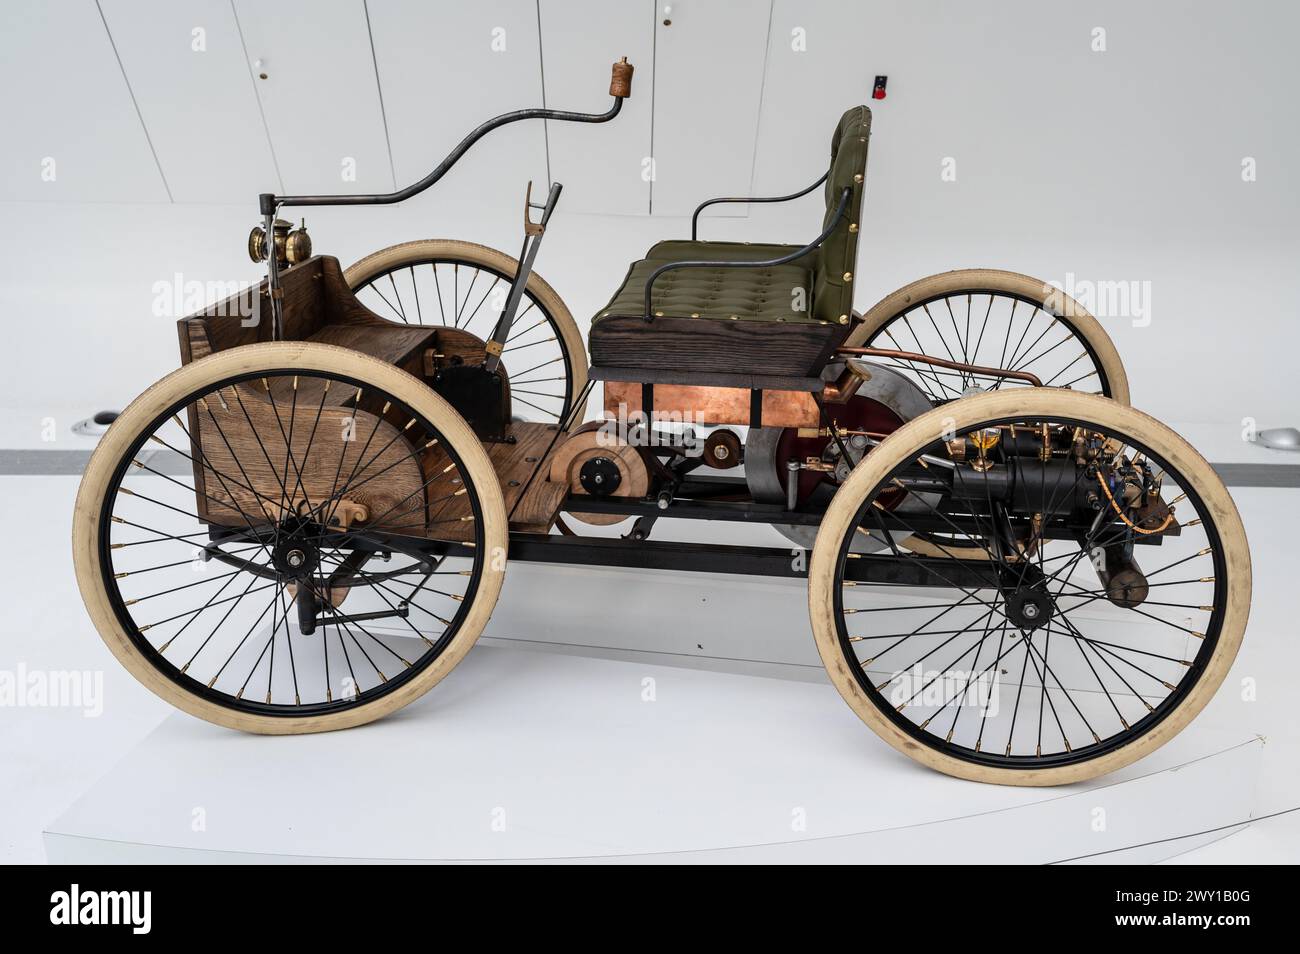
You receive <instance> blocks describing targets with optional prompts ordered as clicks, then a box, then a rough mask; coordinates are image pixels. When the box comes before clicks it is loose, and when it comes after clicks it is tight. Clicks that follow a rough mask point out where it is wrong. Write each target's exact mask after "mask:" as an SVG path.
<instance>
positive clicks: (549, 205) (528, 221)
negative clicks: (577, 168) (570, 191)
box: [483, 181, 564, 371]
mask: <svg viewBox="0 0 1300 954" xmlns="http://www.w3.org/2000/svg"><path fill="white" fill-rule="evenodd" d="M563 188H564V186H562V185H561V184H560V183H558V182H553V183H551V191H550V194H549V195H547V197H546V204H545V205H540V206H539V205H537V204H535V203H534V202H533V183H532V182H531V181H530V182H529V183H528V191H527V192H526V193H525V194H524V247H523V248H522V249H521V250H520V252H519V270H518V271H517V272H515V277H514V279H513V281H511V283H510V294H509V295H508V296H507V297H506V306H505V308H503V309H502V310H501V317H500V318H498V319H497V325H496V328H495V329H493V331H492V337H491V338H489V339H488V340H487V343H486V345H485V346H484V350H485V351H486V352H487V358H486V359H485V360H484V361H483V367H484V368H485V369H486V370H488V371H495V370H496V369H497V365H499V364H500V363H501V352H502V351H504V350H505V346H506V340H507V339H508V338H509V337H510V326H511V325H513V324H514V321H515V313H516V312H518V311H519V302H520V300H521V299H522V298H523V296H524V288H525V287H526V286H527V285H528V276H529V275H531V274H532V273H533V262H534V260H536V258H537V249H538V246H540V245H541V244H542V236H543V235H544V234H545V233H546V223H547V222H549V221H550V220H551V213H552V212H554V211H555V203H557V202H558V201H560V191H561V190H562V189H563ZM532 209H541V210H542V217H541V218H540V219H539V220H538V221H536V222H534V221H533V219H532V215H531V214H530V211H531V210H532Z"/></svg>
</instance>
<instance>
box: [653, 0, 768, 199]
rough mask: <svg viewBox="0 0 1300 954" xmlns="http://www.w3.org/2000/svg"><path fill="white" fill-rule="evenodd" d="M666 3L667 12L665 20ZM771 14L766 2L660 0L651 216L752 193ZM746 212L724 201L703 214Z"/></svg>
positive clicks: (657, 29) (761, 0) (656, 27)
mask: <svg viewBox="0 0 1300 954" xmlns="http://www.w3.org/2000/svg"><path fill="white" fill-rule="evenodd" d="M665 5H668V6H671V8H672V12H671V13H670V14H668V15H664V13H663V8H664V6H665ZM770 15H771V2H770V0H671V2H668V3H665V0H660V3H659V14H658V16H657V19H656V26H655V29H656V37H655V91H654V93H655V102H654V154H655V181H654V187H653V189H652V192H651V210H652V211H653V212H654V213H655V214H656V215H661V214H662V215H689V214H690V213H691V211H692V210H693V209H694V208H695V206H697V205H699V203H700V202H702V201H703V200H704V199H707V198H711V197H714V196H719V195H750V194H752V193H751V191H750V185H751V178H752V173H753V164H754V142H755V138H756V136H757V132H758V112H759V105H760V103H761V102H762V97H763V61H764V59H765V54H766V51H767V35H768V21H769V19H770ZM665 21H670V23H668V24H665ZM746 211H747V210H746V207H745V206H743V205H734V204H729V205H722V206H717V207H714V208H712V209H710V211H709V212H708V213H706V215H743V214H746Z"/></svg>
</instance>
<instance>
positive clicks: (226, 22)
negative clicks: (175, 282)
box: [100, 0, 281, 211]
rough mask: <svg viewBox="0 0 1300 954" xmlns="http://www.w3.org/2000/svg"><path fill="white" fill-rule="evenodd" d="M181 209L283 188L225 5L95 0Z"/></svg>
mask: <svg viewBox="0 0 1300 954" xmlns="http://www.w3.org/2000/svg"><path fill="white" fill-rule="evenodd" d="M100 6H101V8H102V9H103V11H104V19H105V20H106V21H107V23H108V27H109V31H110V33H111V34H112V37H113V43H114V45H115V46H116V47H117V52H118V55H119V56H120V57H121V59H122V68H123V70H124V71H125V73H126V76H127V79H128V80H129V81H130V84H131V90H132V92H133V93H134V94H135V100H136V103H137V104H138V105H139V107H140V114H141V115H142V116H143V117H144V122H145V126H146V128H147V129H148V130H149V138H150V140H151V141H152V142H153V146H154V150H155V151H156V152H157V154H158V162H159V164H160V165H161V166H162V170H163V174H164V175H165V176H166V177H167V185H168V186H169V187H170V188H171V194H172V198H173V199H174V200H175V201H177V202H245V203H247V204H248V205H249V207H250V209H253V210H254V211H255V210H256V199H257V194H258V193H259V192H278V191H280V190H281V184H280V181H279V178H278V177H277V175H276V170H275V162H274V160H273V159H272V156H271V148H270V143H269V142H268V140H267V135H266V126H265V125H264V124H263V122H262V113H261V110H260V109H259V108H258V102H257V90H256V89H255V87H254V80H253V76H252V73H251V72H250V70H249V66H248V62H247V60H246V59H245V56H244V45H243V42H242V40H241V38H240V35H239V27H238V24H237V23H236V22H235V14H234V10H233V8H232V7H231V5H230V0H100Z"/></svg>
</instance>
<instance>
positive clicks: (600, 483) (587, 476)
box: [578, 457, 623, 497]
mask: <svg viewBox="0 0 1300 954" xmlns="http://www.w3.org/2000/svg"><path fill="white" fill-rule="evenodd" d="M578 480H579V481H580V482H581V483H582V489H583V490H585V491H587V493H589V494H591V495H592V496H593V497H608V496H610V495H611V494H612V493H614V491H616V490H618V486H619V484H621V483H622V482H623V475H622V474H620V473H619V471H618V465H617V464H616V463H614V462H613V461H612V460H610V459H609V458H608V457H593V458H592V459H591V460H589V461H587V462H586V463H585V464H583V465H582V469H581V470H580V471H578Z"/></svg>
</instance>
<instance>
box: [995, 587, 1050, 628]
mask: <svg viewBox="0 0 1300 954" xmlns="http://www.w3.org/2000/svg"><path fill="white" fill-rule="evenodd" d="M1006 606H1007V608H1006V613H1007V619H1009V620H1011V623H1012V625H1014V626H1018V627H1019V628H1020V629H1039V628H1040V627H1043V626H1046V625H1047V622H1048V620H1050V619H1051V618H1052V616H1053V615H1054V614H1055V613H1056V604H1055V602H1054V601H1053V600H1052V597H1051V594H1049V593H1048V592H1047V591H1046V590H1043V589H1038V588H1037V587H1028V586H1022V587H1020V588H1019V589H1017V590H1014V591H1013V592H1011V593H1009V594H1008V595H1007V600H1006Z"/></svg>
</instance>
